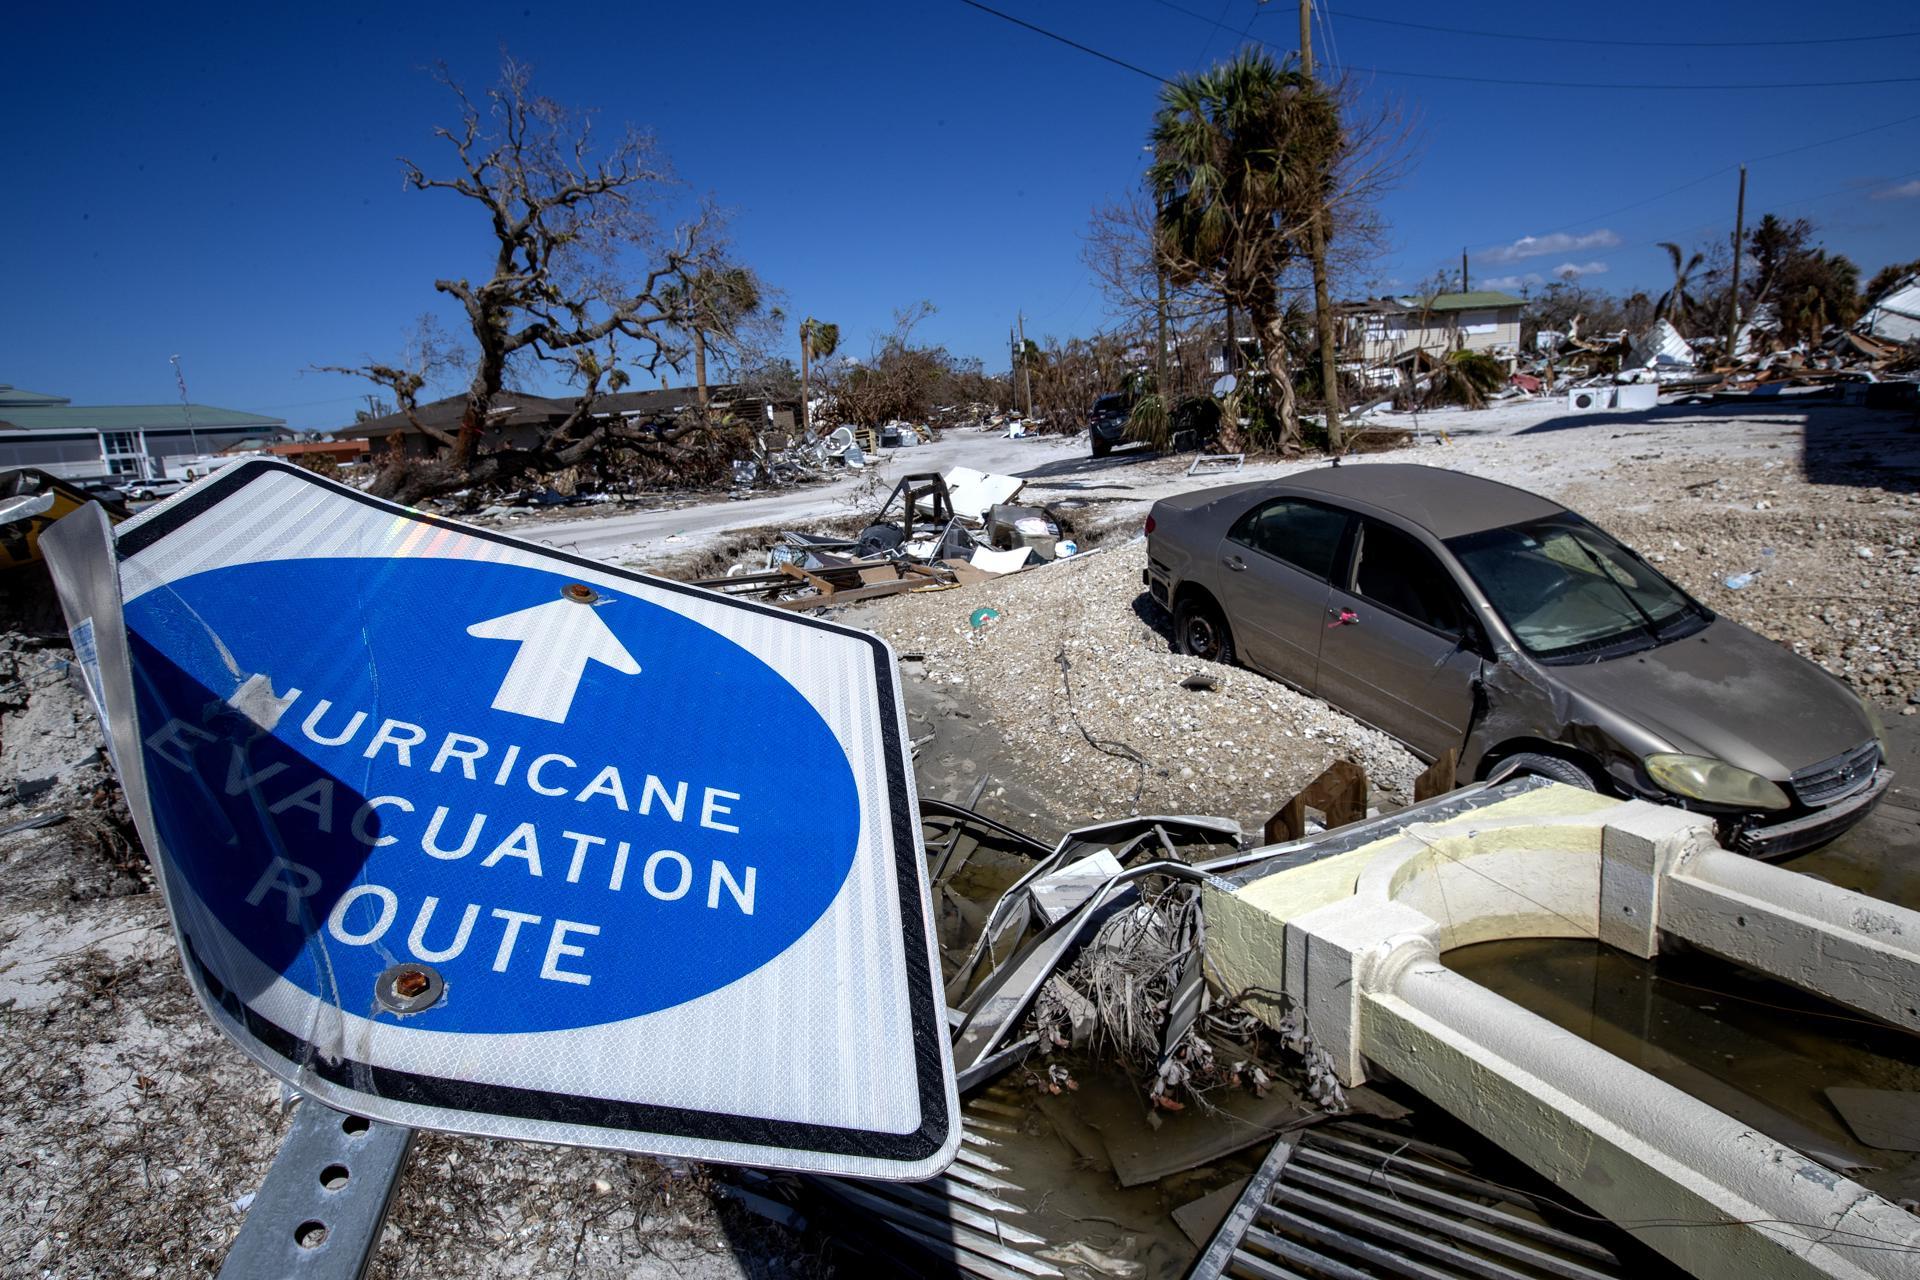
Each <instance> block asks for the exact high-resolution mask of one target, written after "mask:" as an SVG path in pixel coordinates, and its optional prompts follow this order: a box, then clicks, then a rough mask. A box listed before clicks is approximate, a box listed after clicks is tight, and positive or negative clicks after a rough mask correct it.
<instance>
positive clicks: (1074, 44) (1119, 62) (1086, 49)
mask: <svg viewBox="0 0 1920 1280" xmlns="http://www.w3.org/2000/svg"><path fill="white" fill-rule="evenodd" d="M960 3H961V4H964V5H966V6H967V7H969V8H972V9H978V10H980V12H982V13H990V14H992V15H993V16H994V17H996V18H999V19H1001V20H1002V21H1004V22H1011V23H1012V24H1013V25H1014V26H1016V27H1025V28H1026V29H1027V30H1029V31H1031V32H1033V33H1034V34H1035V35H1042V36H1045V37H1046V38H1047V39H1049V40H1055V41H1058V42H1059V43H1061V44H1064V45H1066V46H1067V47H1068V48H1070V49H1078V50H1079V51H1080V52H1081V53H1085V54H1090V55H1091V56H1093V57H1095V58H1098V59H1100V61H1102V62H1111V63H1112V64H1113V65H1114V66H1116V67H1120V68H1122V69H1124V70H1127V71H1131V72H1133V73H1134V74H1135V75H1139V76H1145V77H1146V78H1147V79H1149V80H1157V81H1159V82H1160V83H1161V84H1164V85H1171V84H1172V83H1173V81H1171V80H1169V79H1167V78H1166V77H1165V76H1161V75H1155V74H1154V73H1153V72H1151V71H1149V70H1147V69H1146V68H1145V67H1141V66H1135V65H1134V64H1133V63H1131V62H1127V61H1125V60H1124V59H1121V58H1116V57H1114V56H1113V55H1112V54H1110V53H1102V52H1100V51H1099V50H1098V49H1096V48H1094V47H1093V46H1091V45H1084V44H1081V43H1080V42H1079V41H1078V40H1069V39H1068V38H1067V37H1066V36H1063V35H1061V34H1060V33H1059V32H1057V31H1049V30H1047V29H1046V28H1045V27H1036V26H1035V25H1033V23H1031V22H1028V21H1026V20H1025V19H1024V18H1016V17H1014V16H1013V15H1012V14H1010V13H1002V12H1000V10H998V9H995V8H991V7H989V6H987V5H984V4H981V3H980V0H960ZM1207 21H1212V20H1211V19H1207ZM1215 25H1216V26H1218V25H1221V24H1218V23H1216V24H1215ZM1227 30H1229V31H1231V30H1233V28H1232V27H1228V28H1227Z"/></svg>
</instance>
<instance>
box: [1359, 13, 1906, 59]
mask: <svg viewBox="0 0 1920 1280" xmlns="http://www.w3.org/2000/svg"><path fill="white" fill-rule="evenodd" d="M1327 12H1328V13H1337V14H1339V15H1340V16H1341V17H1343V18H1352V19H1353V20H1354V21H1355V22H1373V23H1378V24H1379V25H1381V26H1383V27H1407V28H1410V29H1412V30H1414V31H1439V32H1444V33H1446V34H1447V35H1454V36H1478V37H1480V38H1482V39H1486V40H1526V41H1530V42H1532V43H1534V44H1597V45H1611V46H1614V47H1616V48H1623V49H1765V48H1776V47H1782V46H1787V47H1796V46H1799V45H1807V44H1872V43H1875V42H1877V41H1881V40H1910V39H1912V38H1914V37H1915V36H1920V31H1889V32H1887V33H1885V34H1884V35H1877V36H1812V37H1799V38H1796V39H1792V40H1605V39H1598V38H1593V37H1587V36H1536V35H1521V34H1516V33H1514V32H1511V31H1480V30H1476V29H1474V28H1471V27H1439V26H1433V25H1430V24H1428V23H1425V22H1406V21H1403V20H1402V19H1399V18H1376V17H1374V16H1372V15H1371V14H1365V13H1353V12H1350V11H1348V10H1346V9H1333V8H1329V9H1328V10H1327Z"/></svg>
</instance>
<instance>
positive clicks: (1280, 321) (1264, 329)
mask: <svg viewBox="0 0 1920 1280" xmlns="http://www.w3.org/2000/svg"><path fill="white" fill-rule="evenodd" d="M1248 314H1249V317H1250V318H1251V319H1252V320H1253V322H1254V325H1255V326H1256V328H1257V330H1258V332H1259V334H1260V351H1261V354H1262V355H1264V356H1265V357H1266V364H1267V381H1269V382H1270V383H1272V384H1273V407H1274V412H1275V414H1276V415H1277V416H1278V417H1279V419H1280V452H1281V453H1285V454H1295V453H1298V452H1300V410H1299V404H1298V401H1297V400H1296V399H1295V397H1294V391H1293V370H1292V369H1291V368H1289V367H1288V365H1287V318H1286V316H1285V315H1284V314H1283V313H1282V312H1281V311H1280V309H1279V307H1278V305H1277V304H1276V303H1275V302H1272V301H1269V300H1267V299H1264V298H1262V299H1260V300H1259V301H1257V302H1256V303H1255V304H1254V305H1253V306H1251V307H1249V308H1248Z"/></svg>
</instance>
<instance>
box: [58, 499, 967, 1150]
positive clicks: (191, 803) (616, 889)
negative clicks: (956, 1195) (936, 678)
mask: <svg viewBox="0 0 1920 1280" xmlns="http://www.w3.org/2000/svg"><path fill="white" fill-rule="evenodd" d="M46 545H47V547H48V552H49V557H48V558H49V561H50V563H51V564H52V566H53V569H54V574H55V580H56V583H57V585H58V586H59V588H60V595H61V601H62V604H63V607H64V608H65V610H66V613H67V618H68V623H69V626H70V627H71V628H72V629H73V631H74V632H75V641H76V652H78V653H82V654H85V655H86V658H85V659H84V660H83V662H82V664H81V665H82V668H83V673H84V674H85V676H86V678H87V681H88V684H89V687H90V689H91V691H92V692H93V694H94V697H95V700H96V704H97V705H98V706H99V707H100V710H101V714H102V719H103V721H104V722H105V723H106V724H107V725H108V728H109V731H110V741H111V746H112V752H113V756H114V760H115V764H116V767H117V769H118V771H119V773H120V776H121V778H122V780H123V782H124V784H125V787H126V792H127V797H128V800H129V803H130V806H131V807H132V809H133V813H134V818H135V821H136V823H137V825H138V826H139V829H140V834H141V838H142V839H143V840H144V841H145V843H146V847H147V850H148V852H149V854H150V855H151V856H152V858H153V861H154V863H155V865H156V867H157V868H158V870H159V873H160V880H161V883H162V885H163V887H164V890H165V893H166V897H167V904H168V908H169V911H170V912H171V915H172V919H173V925H174V930H175V933H176V936H177V938H178V941H179V944H180V949H181V953H182V955H183V957H184V963H185V967H186V971H187V974H188V976H189V978H190V979H191V980H192V983H193V986H194V989H195V990H196V991H197V992H198V994H199V996H200V999H201V1001H202V1002H203V1003H204V1005H205V1006H206V1009H207V1011H208V1013H209V1014H210V1015H211V1016H212V1018H213V1020H214V1021H215V1022H216V1023H217V1024H218V1025H219V1026H220V1027H221V1029H222V1030H224V1031H225V1032H226V1033H227V1034H228V1035H229V1036H231V1037H232V1038H233V1039H234V1040H235V1041H236V1042H237V1043H238V1044H239V1045H240V1046H241V1047H242V1048H243V1049H245V1050H246V1051H247V1052H248V1053H249V1054H250V1055H252V1056H253V1058H254V1059H255V1060H257V1061H258V1062H259V1063H260V1064H261V1065H262V1066H264V1067H266V1068H267V1069H268V1070H270V1071H272V1072H273V1073H275V1074H276V1075H278V1076H280V1077H281V1078H282V1079H284V1080H285V1081H287V1083H289V1084H290V1085H292V1086H293V1087H294V1088H296V1089H299V1090H301V1091H303V1092H305V1093H307V1094H310V1095H311V1096H313V1097H314V1098H316V1099H318V1100H320V1101H321V1102H324V1103H326V1104H328V1105H330V1106H334V1107H338V1108H341V1109H343V1110H346V1111H350V1112H356V1113H358V1114H361V1115H365V1116H368V1117H370V1118H373V1119H376V1120H383V1121H387V1122H390V1123H394V1124H402V1125H411V1126H417V1127H427V1128H435V1129H445V1130H452V1131H456V1132H465V1133H477V1134H487V1135H492V1136H497V1137H504V1138H520V1139H528V1140H534V1141H541V1142H565V1143H578V1144H583V1145H591V1146H602V1147H613V1148H619V1149H624V1150H631V1151H640V1152H649V1153H655V1154H664V1155H675V1156H685V1157H689V1158H694V1159H703V1160H715V1161H725V1162H731V1163H743V1164H760V1165H768V1166H775V1167H782V1168H792V1169H806V1170H817V1171H822V1172H829V1173H840V1174H850V1175H855V1176H862V1177H877V1178H923V1177H928V1176H931V1175H932V1174H934V1173H936V1172H938V1171H939V1170H940V1169H942V1168H944V1167H945V1165H946V1164H947V1163H948V1161H949V1160H950V1159H951V1158H952V1156H953V1153H954V1151H955V1150H956V1148H957V1145H958V1142H959V1133H960V1130H959V1120H958V1110H957V1105H956V1101H955V1093H954V1080H953V1064H952V1059H951V1052H950V1048H949V1044H948V1039H947V1035H946V1023H945V1009H944V1007H943V1003H942V1001H941V999H940V994H939V993H940V988H939V983H938V982H937V981H936V973H937V970H936V959H935V955H934V951H933V931H932V925H931V911H930V906H929V898H928V889H927V883H926V872H925V864H924V861H923V855H922V850H921V845H920V824H919V820H918V814H917V811H916V802H915V798H914V792H913V774H912V770H911V767H910V761H909V759H908V755H907V751H906V747H905V742H906V738H905V734H904V731H903V719H902V710H901V702H900V692H899V688H898V683H897V677H896V675H895V671H894V664H893V659H892V654H891V653H890V652H889V651H888V649H887V647H886V646H885V644H883V643H882V642H881V641H879V640H877V639H875V638H873V637H872V636H869V635H866V634H864V633H861V632H857V631H853V630H849V629H847V628H843V627H837V626H833V625H831V624H828V623H824V622H821V621H818V620H816V619H811V618H804V617H798V616H795V615H792V614H788V613H783V612H781V611H778V610H774V609H769V608H766V607H763V606H760V605H755V604H750V603H745V602H742V601H737V600H730V599H727V598H724V597H721V596H718V595H714V594H712V593H709V592H706V591H701V590H698V589H696V588H691V587H687V586H684V585H681V584H678V583H673V582H666V581H661V580H658V579H654V578H648V577H644V576H642V575H639V574H635V573H629V572H626V571H624V570H620V569H614V568H610V567H608V566H606V565H601V564H596V563H593V562H591V561H587V560H582V559H578V558H576V557H573V556H568V555H564V554H561V553H559V552H556V551H552V550H550V549H548V548H545V547H538V546H533V545H529V544H527V543H524V542H521V541H518V540H516V539H513V538H509V537H505V536H502V535H500V534H496V533H491V532H488V531H486V530H481V529H472V528H467V527H464V526H461V525H458V524H455V523H452V522H449V521H446V520H441V519H437V518H435V517H432V516H428V515H423V514H421V513H419V512H415V511H410V510H407V509H405V508H402V507H398V506H394V505H392V504H389V503H385V502H381V501H378V500H375V499H372V498H369V497H367V496H366V495H364V494H361V493H359V492H357V491H355V490H353V489H350V488H347V487H345V486H342V485H339V484H335V483H332V482H330V481H327V480H323V479H320V478H319V477H317V476H315V475H312V474H311V473H308V472H305V471H302V470H300V469H298V468H294V467H289V466H286V465H284V464H280V463H277V462H267V461H258V462H254V461H250V462H244V463H239V464H236V465H234V466H232V467H229V468H226V469H224V470H222V471H221V472H219V473H218V474H217V475H214V476H211V477H209V478H208V479H206V480H205V481H202V482H201V483H200V484H197V485H195V486H194V487H192V488H191V489H188V490H186V491H185V492H183V493H181V494H180V495H178V496H176V497H175V498H174V499H173V500H171V501H169V502H167V503H166V504H164V505H162V506H160V507H157V508H155V509H154V510H152V511H150V512H146V513H143V514H142V515H140V516H138V517H136V518H135V519H133V520H130V521H128V522H126V523H124V524H122V525H120V526H119V527H118V528H117V529H109V528H108V527H107V525H106V523H105V521H104V519H102V518H101V516H100V513H99V511H98V510H97V508H88V509H85V510H83V511H82V512H80V513H78V514H76V515H75V516H73V517H70V518H69V519H67V520H65V521H63V522H61V523H60V524H59V525H57V526H55V528H54V529H53V530H51V531H50V532H49V533H48V535H47V538H46Z"/></svg>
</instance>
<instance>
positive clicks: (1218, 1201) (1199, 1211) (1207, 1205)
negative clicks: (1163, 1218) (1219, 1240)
mask: <svg viewBox="0 0 1920 1280" xmlns="http://www.w3.org/2000/svg"><path fill="white" fill-rule="evenodd" d="M1246 1189H1247V1180H1246V1179H1245V1178H1242V1179H1240V1180H1239V1181H1238V1182H1229V1183H1228V1184H1227V1185H1226V1186H1224V1187H1222V1188H1220V1189H1219V1190H1218V1191H1212V1192H1209V1193H1208V1194H1206V1195H1204V1196H1201V1197H1200V1198H1199V1199H1198V1200H1189V1201H1187V1202H1186V1203H1185V1204H1183V1205H1181V1206H1180V1207H1179V1208H1178V1209H1175V1210H1174V1211H1173V1221H1174V1225H1175V1226H1177V1227H1179V1228H1180V1230H1181V1231H1182V1232H1183V1233H1184V1234H1185V1235H1186V1237H1187V1239H1189V1240H1191V1241H1193V1247H1194V1248H1196V1249H1204V1248H1206V1247H1207V1242H1208V1241H1209V1240H1211V1239H1213V1237H1214V1233H1215V1232H1217V1231H1219V1230H1220V1224H1221V1223H1223V1222H1225V1221H1226V1220H1227V1212H1228V1210H1230V1209H1232V1208H1233V1206H1234V1205H1235V1204H1236V1203H1238V1202H1239V1199H1240V1193H1241V1192H1242V1191H1245V1190H1246Z"/></svg>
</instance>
